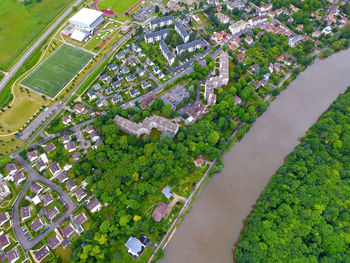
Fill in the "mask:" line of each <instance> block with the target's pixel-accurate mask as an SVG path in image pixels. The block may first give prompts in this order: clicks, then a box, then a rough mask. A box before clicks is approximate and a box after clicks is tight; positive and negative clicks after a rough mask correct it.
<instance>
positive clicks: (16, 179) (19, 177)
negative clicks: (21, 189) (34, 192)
mask: <svg viewBox="0 0 350 263" xmlns="http://www.w3.org/2000/svg"><path fill="white" fill-rule="evenodd" d="M25 180H26V177H25V176H24V174H23V172H18V173H16V174H15V175H14V176H13V181H14V182H15V184H16V186H18V185H20V184H21V183H22V182H24V181H25Z"/></svg>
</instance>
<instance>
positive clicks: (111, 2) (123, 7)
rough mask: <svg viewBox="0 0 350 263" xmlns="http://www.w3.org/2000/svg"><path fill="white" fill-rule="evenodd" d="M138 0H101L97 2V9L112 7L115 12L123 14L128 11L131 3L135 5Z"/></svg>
mask: <svg viewBox="0 0 350 263" xmlns="http://www.w3.org/2000/svg"><path fill="white" fill-rule="evenodd" d="M138 1H139V0H123V1H115V0H101V1H100V2H99V3H98V8H99V9H112V10H113V11H114V12H115V14H123V13H125V12H126V11H128V10H129V9H130V8H131V7H132V6H133V5H135V4H136V3H137V2H138Z"/></svg>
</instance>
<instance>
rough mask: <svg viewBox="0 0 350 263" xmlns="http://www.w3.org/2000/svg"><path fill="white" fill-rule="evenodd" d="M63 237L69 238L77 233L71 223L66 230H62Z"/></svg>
mask: <svg viewBox="0 0 350 263" xmlns="http://www.w3.org/2000/svg"><path fill="white" fill-rule="evenodd" d="M61 233H62V236H63V237H64V238H69V237H70V236H71V235H73V234H74V233H75V230H74V228H73V225H72V223H69V224H68V225H67V226H66V227H65V228H63V229H61Z"/></svg>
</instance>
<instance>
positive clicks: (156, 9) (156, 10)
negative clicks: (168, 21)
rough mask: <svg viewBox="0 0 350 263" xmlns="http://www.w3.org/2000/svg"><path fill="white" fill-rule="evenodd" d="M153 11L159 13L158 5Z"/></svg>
mask: <svg viewBox="0 0 350 263" xmlns="http://www.w3.org/2000/svg"><path fill="white" fill-rule="evenodd" d="M154 11H155V12H156V13H159V6H158V5H156V7H155V9H154Z"/></svg>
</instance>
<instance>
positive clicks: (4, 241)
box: [0, 234, 10, 251]
mask: <svg viewBox="0 0 350 263" xmlns="http://www.w3.org/2000/svg"><path fill="white" fill-rule="evenodd" d="M9 245H10V239H9V237H8V235H4V234H3V235H0V250H1V251H4V250H5V248H7V247H8V246H9Z"/></svg>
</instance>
